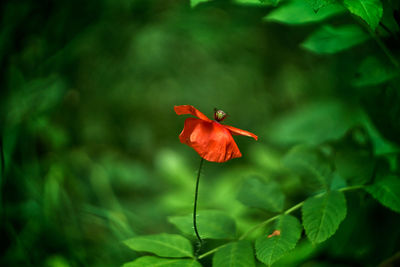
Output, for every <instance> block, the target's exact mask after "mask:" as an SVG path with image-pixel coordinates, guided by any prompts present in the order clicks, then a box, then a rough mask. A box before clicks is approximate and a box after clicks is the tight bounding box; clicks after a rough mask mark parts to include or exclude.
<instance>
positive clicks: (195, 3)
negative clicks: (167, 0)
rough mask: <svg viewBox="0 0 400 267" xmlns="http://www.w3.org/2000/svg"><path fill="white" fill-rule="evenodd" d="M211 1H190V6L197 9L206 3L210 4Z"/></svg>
mask: <svg viewBox="0 0 400 267" xmlns="http://www.w3.org/2000/svg"><path fill="white" fill-rule="evenodd" d="M210 1H212V0H190V6H191V7H195V6H197V5H198V4H201V3H205V2H210Z"/></svg>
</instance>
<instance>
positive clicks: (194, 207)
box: [193, 158, 204, 256]
mask: <svg viewBox="0 0 400 267" xmlns="http://www.w3.org/2000/svg"><path fill="white" fill-rule="evenodd" d="M203 161H204V159H203V158H201V160H200V166H199V171H198V173H197V179H196V189H195V193H194V206H193V228H194V232H195V233H196V236H197V239H198V240H199V244H198V246H197V249H196V252H195V256H197V255H198V253H199V252H200V250H201V245H202V243H203V240H202V239H201V237H200V235H199V231H198V230H197V221H196V218H197V214H196V211H197V198H198V195H199V182H200V174H201V167H202V166H203Z"/></svg>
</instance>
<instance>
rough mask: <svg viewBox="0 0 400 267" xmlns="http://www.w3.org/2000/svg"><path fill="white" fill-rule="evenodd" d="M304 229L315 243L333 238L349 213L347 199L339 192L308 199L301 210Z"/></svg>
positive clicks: (330, 192)
mask: <svg viewBox="0 0 400 267" xmlns="http://www.w3.org/2000/svg"><path fill="white" fill-rule="evenodd" d="M301 212H302V219H303V225H304V229H305V230H306V234H307V236H308V238H309V239H310V240H311V241H312V242H313V243H321V242H324V241H325V240H326V239H328V238H329V237H331V236H332V235H333V234H334V233H335V232H336V230H337V229H338V227H339V225H340V223H341V222H342V221H343V220H344V218H345V217H346V213H347V208H346V199H345V197H344V194H343V193H342V192H339V191H329V192H327V193H324V194H323V195H322V196H315V197H312V198H308V199H307V200H306V201H305V202H304V205H303V207H302V209H301Z"/></svg>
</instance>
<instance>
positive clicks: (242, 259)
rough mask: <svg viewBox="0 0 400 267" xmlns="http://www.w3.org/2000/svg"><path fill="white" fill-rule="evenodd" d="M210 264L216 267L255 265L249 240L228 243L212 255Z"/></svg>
mask: <svg viewBox="0 0 400 267" xmlns="http://www.w3.org/2000/svg"><path fill="white" fill-rule="evenodd" d="M212 265H213V266H218V267H255V266H256V264H255V260H254V252H253V247H252V245H251V243H250V242H249V241H245V240H242V241H237V242H232V243H228V244H227V245H226V246H224V247H223V248H221V249H219V250H218V251H217V252H216V253H215V254H214V256H213V259H212Z"/></svg>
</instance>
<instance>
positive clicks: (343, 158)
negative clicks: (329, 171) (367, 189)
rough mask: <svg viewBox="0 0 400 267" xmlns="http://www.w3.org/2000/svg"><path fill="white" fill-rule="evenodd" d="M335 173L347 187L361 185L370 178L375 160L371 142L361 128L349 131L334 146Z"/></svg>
mask: <svg viewBox="0 0 400 267" xmlns="http://www.w3.org/2000/svg"><path fill="white" fill-rule="evenodd" d="M334 155H335V172H336V173H337V174H338V175H339V176H340V177H342V178H344V179H345V180H346V181H347V183H348V184H349V185H361V184H365V183H367V182H369V180H371V178H372V173H373V169H374V166H375V159H374V156H373V150H372V144H371V140H370V138H369V136H368V133H367V132H366V131H365V130H364V129H363V128H355V129H352V130H351V131H349V132H348V133H347V134H346V136H344V137H343V138H342V139H341V140H340V141H339V142H337V143H336V145H335V153H334Z"/></svg>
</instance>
